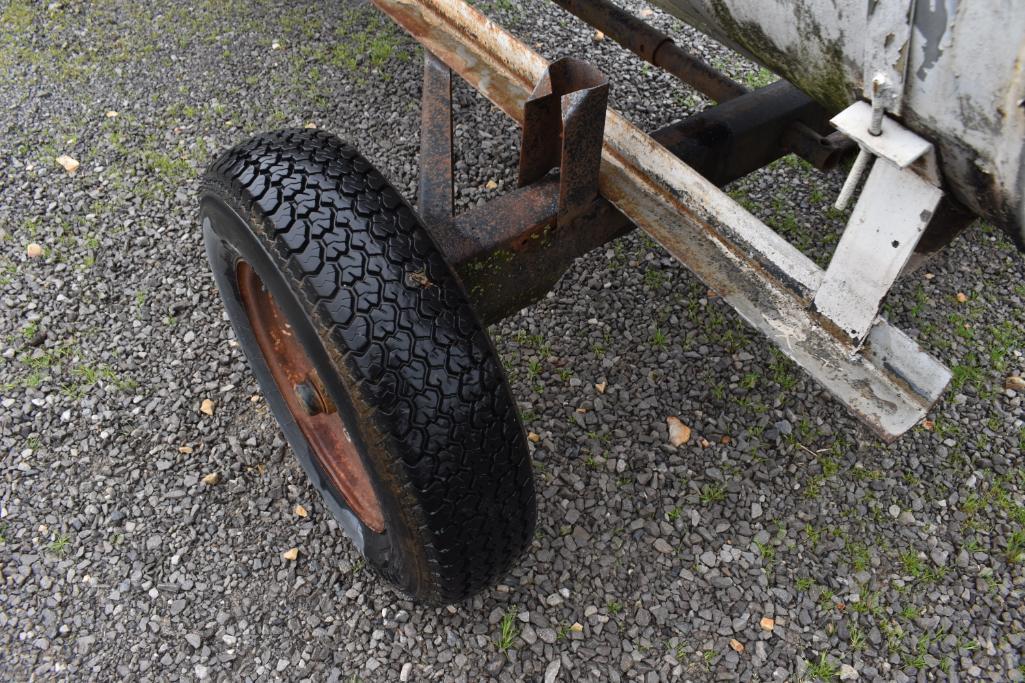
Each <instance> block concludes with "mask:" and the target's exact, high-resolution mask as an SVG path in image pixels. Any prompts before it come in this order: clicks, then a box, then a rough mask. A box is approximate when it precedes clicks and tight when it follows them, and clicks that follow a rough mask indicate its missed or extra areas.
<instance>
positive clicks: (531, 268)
mask: <svg viewBox="0 0 1025 683" xmlns="http://www.w3.org/2000/svg"><path fill="white" fill-rule="evenodd" d="M559 195H560V182H559V177H558V176H556V175H555V174H550V175H547V176H545V177H544V178H542V179H541V180H538V181H536V182H534V183H531V184H530V185H526V186H524V187H521V188H517V189H516V190H513V191H512V192H509V193H507V194H504V195H502V196H500V197H497V198H495V199H493V200H491V201H489V202H487V203H486V204H481V205H479V206H476V207H474V208H472V209H470V210H469V211H466V212H464V213H461V214H459V215H458V216H456V218H455V230H456V231H457V232H459V233H460V234H461V235H462V239H459V240H455V241H452V242H450V243H449V245H447V246H446V248H445V250H444V253H445V258H446V259H447V260H448V262H449V263H450V264H451V265H452V266H453V268H455V270H456V271H457V272H458V273H459V276H460V278H461V279H462V281H463V285H464V287H465V288H466V291H467V293H468V294H469V296H470V301H471V303H472V304H473V307H474V310H475V311H476V312H477V315H478V316H480V318H481V320H483V321H484V322H485V323H486V324H490V323H493V322H497V321H498V320H501V319H502V318H505V317H507V316H509V315H512V314H513V313H515V312H517V311H519V310H521V309H523V308H526V307H527V306H529V305H530V304H532V303H535V302H537V301H539V300H540V299H541V298H542V297H544V295H545V294H547V293H548V292H549V291H550V290H551V289H552V287H554V286H555V283H556V282H558V280H559V278H560V277H562V274H563V273H565V272H566V269H567V268H568V267H569V265H570V264H571V263H572V262H573V260H574V259H575V258H576V257H578V256H580V255H581V254H584V253H587V252H588V251H590V250H592V249H595V248H597V247H600V246H601V245H603V244H605V243H607V242H609V241H610V240H613V239H615V238H616V237H619V236H621V235H624V234H626V233H627V232H629V231H630V230H632V229H633V228H634V225H633V224H632V223H631V222H630V220H629V219H628V218H626V217H625V216H623V214H622V213H620V212H619V211H618V210H617V209H616V208H615V207H614V206H612V205H611V204H610V203H609V202H607V201H606V200H604V199H602V198H600V197H599V198H596V199H594V200H593V201H592V202H590V203H589V204H588V205H587V206H586V207H583V208H581V209H580V210H579V211H578V213H577V217H576V219H575V220H573V221H572V222H569V223H566V222H562V221H559V220H557V215H558V207H559Z"/></svg>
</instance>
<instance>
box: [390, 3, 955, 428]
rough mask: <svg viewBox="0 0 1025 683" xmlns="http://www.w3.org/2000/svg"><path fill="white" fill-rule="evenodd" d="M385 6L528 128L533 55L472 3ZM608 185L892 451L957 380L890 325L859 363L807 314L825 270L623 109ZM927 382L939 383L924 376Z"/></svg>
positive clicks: (611, 135)
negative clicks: (894, 441) (952, 380)
mask: <svg viewBox="0 0 1025 683" xmlns="http://www.w3.org/2000/svg"><path fill="white" fill-rule="evenodd" d="M375 4H377V5H378V7H380V8H381V9H382V10H384V11H385V12H386V13H388V14H389V15H390V16H392V17H393V18H394V19H395V20H396V21H398V22H399V23H400V24H401V25H402V26H403V27H404V28H406V30H407V31H409V32H410V33H411V34H412V35H413V36H414V37H415V38H416V39H417V40H419V41H420V42H421V43H423V45H424V46H425V47H426V48H427V49H429V50H430V51H431V52H433V53H434V54H435V55H436V56H437V57H438V58H439V59H441V60H442V61H444V62H445V63H447V64H448V65H449V67H450V68H452V69H453V70H455V71H456V72H458V73H459V74H460V75H461V76H463V77H464V78H465V79H466V80H467V81H468V82H469V83H470V84H471V85H473V86H474V87H478V88H480V89H481V91H482V93H483V94H484V95H485V96H486V97H488V98H489V99H491V100H492V101H493V102H494V103H495V104H496V105H498V106H499V107H501V108H502V109H503V110H505V111H506V112H507V113H508V114H509V115H510V116H512V117H513V118H514V119H517V120H520V119H521V117H522V107H523V102H524V101H525V100H526V98H527V97H528V96H529V94H530V92H531V89H532V87H533V83H534V82H535V81H536V80H537V79H538V78H539V77H540V75H541V73H543V71H544V67H545V63H544V60H543V59H541V58H540V57H539V56H537V55H535V54H534V53H533V51H532V50H530V48H528V47H527V46H526V45H524V44H522V43H520V42H519V41H517V40H516V39H515V38H513V37H512V36H511V35H509V34H508V33H506V32H505V31H504V30H502V29H501V28H500V27H498V26H497V25H496V24H494V23H493V22H491V21H489V20H488V19H487V18H486V17H485V16H484V15H482V14H480V13H479V12H477V10H474V9H473V8H471V7H469V6H468V5H467V4H466V3H465V2H462V1H461V0H421V1H419V2H413V1H412V0H375ZM887 163H888V162H887ZM599 184H600V189H601V193H602V195H603V196H604V197H605V198H606V199H608V200H609V201H611V202H613V203H614V204H615V205H616V206H617V207H618V208H619V209H620V210H621V211H623V213H624V214H626V215H627V216H629V217H630V218H631V220H633V221H634V222H635V223H636V224H637V225H638V227H640V228H641V229H643V230H644V231H645V232H647V233H648V234H649V235H651V236H652V237H654V238H655V239H656V240H658V241H659V242H660V243H661V244H662V245H663V246H665V248H666V249H667V250H668V251H669V252H670V253H672V254H673V255H674V256H675V257H676V258H677V259H679V260H680V261H681V262H682V263H684V264H685V265H686V266H687V267H688V268H690V269H691V270H692V271H693V272H694V273H695V274H696V275H697V276H698V277H699V278H701V279H702V281H704V282H705V283H706V284H707V285H708V286H709V287H711V288H712V289H714V290H715V291H717V292H718V293H719V294H720V295H721V296H722V297H723V299H724V300H725V301H726V302H727V303H729V304H730V305H731V306H733V307H734V308H735V309H736V310H737V312H738V313H739V314H740V315H741V316H742V317H743V318H744V319H745V320H747V321H748V322H749V323H750V324H751V325H753V326H754V327H756V328H757V329H758V330H760V331H761V332H763V333H764V334H766V335H767V336H768V338H769V339H771V340H772V341H773V342H774V343H776V344H777V345H779V346H780V348H781V349H782V350H783V351H784V353H786V354H787V355H788V356H789V357H790V358H792V359H793V360H794V361H796V362H797V363H798V364H799V365H800V366H801V367H803V368H804V369H805V370H807V371H808V372H809V373H810V374H811V375H812V376H813V377H814V378H815V379H816V380H818V381H819V382H820V383H821V384H822V385H823V386H825V387H826V388H827V389H828V390H829V391H830V392H832V393H833V394H834V395H835V396H836V397H837V398H838V399H839V400H840V401H841V402H843V403H844V404H845V405H847V406H848V407H849V408H850V409H851V410H852V411H853V412H854V413H855V414H856V415H858V416H859V417H860V418H861V419H863V420H864V421H865V422H866V424H868V425H869V426H870V427H872V428H873V429H874V430H875V431H876V432H877V433H878V434H879V435H880V436H881V437H883V438H885V439H887V440H891V439H893V438H895V437H897V436H898V435H900V434H901V433H903V432H904V431H906V430H907V429H909V428H910V427H911V426H913V425H914V424H915V423H916V422H918V421H919V420H921V419H922V418H923V417H924V416H925V411H926V410H927V409H928V407H929V406H931V405H932V404H933V402H935V401H936V399H937V398H938V397H939V394H940V392H941V391H942V390H943V388H944V387H945V386H946V382H947V380H949V373H947V372H946V371H945V369H943V368H942V366H941V365H940V364H939V363H938V362H937V361H935V360H934V359H932V358H930V357H929V356H928V354H926V353H925V352H924V351H922V349H920V348H919V347H918V346H917V345H916V344H915V343H914V342H913V341H912V340H911V339H909V338H908V337H907V336H906V335H904V334H902V333H901V332H900V331H899V330H896V329H894V328H892V327H890V326H889V324H888V323H886V322H885V321H883V320H881V319H880V320H878V321H877V322H876V328H877V330H878V331H877V332H873V334H874V335H875V336H874V337H873V339H874V338H876V337H878V338H879V339H880V340H881V342H880V348H882V349H883V350H884V353H882V354H880V353H878V352H873V353H872V354H857V353H853V351H854V347H853V346H852V345H851V344H849V343H846V342H845V341H843V340H842V339H841V338H839V337H837V336H834V334H832V333H830V332H828V331H827V330H826V329H825V328H824V327H823V326H822V325H820V324H819V323H818V318H817V314H815V313H813V312H811V311H810V309H809V307H808V297H810V295H811V293H812V292H814V291H815V290H816V289H818V287H819V284H820V283H821V282H822V279H823V272H822V270H821V269H820V268H818V267H817V266H816V265H815V264H814V263H813V262H812V261H810V260H809V259H808V258H807V257H805V256H804V255H803V254H802V253H801V252H800V251H799V250H798V249H796V248H795V247H793V246H792V245H791V244H789V243H788V242H786V241H785V240H783V239H782V238H780V237H779V236H778V235H776V234H775V233H774V232H773V231H772V230H771V229H770V228H769V227H768V226H766V225H765V224H763V223H762V222H761V221H759V220H758V219H757V218H755V217H754V216H752V215H751V214H750V213H748V212H747V211H746V210H745V209H744V208H743V207H741V206H740V205H739V204H737V203H736V202H734V201H733V200H732V199H731V198H730V197H729V196H728V195H726V194H725V193H723V192H722V191H721V190H719V189H718V188H717V187H715V186H714V185H712V184H711V183H710V182H708V180H706V179H705V178H704V177H702V176H701V175H700V174H699V173H697V172H696V171H695V170H694V169H692V168H690V167H689V166H687V165H686V164H685V163H683V162H682V161H680V160H679V159H678V158H677V157H675V156H673V155H672V154H671V153H669V152H668V150H666V149H665V148H664V147H662V146H661V145H659V144H658V143H656V142H655V141H654V140H653V139H652V138H651V137H650V136H648V135H646V134H645V133H644V132H642V131H641V130H640V129H638V128H637V127H635V126H633V125H632V124H631V123H630V122H629V121H627V120H626V119H625V118H623V117H622V116H621V115H619V114H618V113H616V112H615V111H612V110H610V111H609V112H608V116H607V118H606V125H605V143H604V149H603V155H602V168H601V177H600V180H599ZM930 187H931V186H930ZM894 355H896V356H899V358H894V357H893V356H894ZM919 372H927V373H929V376H928V377H919V376H918V374H917V373H919ZM937 378H940V379H942V382H938V381H937Z"/></svg>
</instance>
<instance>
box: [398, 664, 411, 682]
mask: <svg viewBox="0 0 1025 683" xmlns="http://www.w3.org/2000/svg"><path fill="white" fill-rule="evenodd" d="M412 673H413V663H412V662H406V663H405V664H403V665H402V671H400V672H399V681H400V683H406V682H407V681H408V680H409V676H410V674H412Z"/></svg>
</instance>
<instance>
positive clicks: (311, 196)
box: [200, 129, 536, 603]
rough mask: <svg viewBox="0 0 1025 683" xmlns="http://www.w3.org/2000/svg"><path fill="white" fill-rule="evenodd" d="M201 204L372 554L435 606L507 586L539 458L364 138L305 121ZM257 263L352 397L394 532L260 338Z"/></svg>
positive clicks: (226, 294)
mask: <svg viewBox="0 0 1025 683" xmlns="http://www.w3.org/2000/svg"><path fill="white" fill-rule="evenodd" d="M200 214H201V219H202V224H203V234H204V240H205V243H206V249H207V255H208V257H209V259H210V263H211V267H212V268H213V271H214V275H215V279H216V281H217V285H218V289H219V290H220V293H221V296H222V298H223V300H224V303H225V306H226V308H227V311H228V315H229V318H230V319H231V323H232V326H233V327H234V329H235V332H236V335H237V337H238V339H239V342H240V344H241V346H242V348H243V349H244V350H245V353H246V356H247V358H248V359H249V363H250V366H251V367H252V369H253V371H254V373H255V374H256V376H257V378H258V380H259V382H260V385H261V388H262V390H263V392H264V395H265V396H266V398H267V400H268V403H269V404H270V407H271V409H272V410H273V412H274V415H275V417H276V418H277V420H278V422H279V423H280V425H281V427H282V430H283V431H284V433H285V436H286V438H287V440H288V442H289V444H290V445H291V447H292V449H293V450H294V451H295V453H296V454H297V456H298V458H299V460H300V462H301V463H302V466H303V468H304V469H305V470H306V473H307V474H308V475H309V477H310V480H311V481H312V483H313V485H314V486H315V487H316V488H317V489H318V490H319V491H320V493H321V494H322V496H323V498H324V501H325V503H326V505H327V507H328V508H329V509H330V510H331V511H332V513H333V514H334V516H335V518H336V519H337V520H338V522H339V524H340V525H341V526H342V528H343V529H344V530H345V532H346V534H347V535H348V536H349V537H350V538H351V539H352V540H353V542H354V543H355V544H356V546H357V547H358V548H359V550H360V552H361V553H362V554H363V555H364V557H365V558H366V559H367V562H368V564H369V565H371V566H373V567H374V568H375V569H377V570H378V571H379V572H380V574H381V575H382V576H384V577H385V578H386V579H387V580H388V581H390V582H392V583H393V584H395V585H396V586H397V587H398V588H400V589H401V590H402V591H404V592H406V593H407V594H409V595H411V596H413V597H414V598H415V599H417V600H419V601H423V602H430V603H450V602H456V601H459V600H462V599H464V598H466V597H468V596H470V595H472V594H474V593H476V592H478V591H479V590H481V589H482V588H485V587H487V586H489V585H490V584H491V583H492V582H493V581H495V580H496V579H497V578H498V577H499V576H501V575H502V574H503V573H504V572H505V571H507V570H508V568H509V567H510V565H511V563H512V562H513V561H514V560H515V559H516V558H517V557H518V556H519V555H520V553H521V552H523V550H524V549H526V548H527V547H528V545H529V544H530V542H531V540H532V538H533V533H534V522H535V516H536V511H535V499H534V483H533V474H532V470H531V464H530V458H529V455H528V452H527V444H526V440H525V438H524V434H523V428H522V426H521V424H520V419H519V415H518V413H517V411H516V406H515V403H514V401H513V399H512V396H511V394H510V391H509V388H508V385H507V383H506V380H505V376H504V373H503V371H502V367H501V363H500V362H499V360H498V357H497V355H496V353H495V350H494V348H493V347H492V345H491V342H490V339H489V338H488V336H487V333H486V332H485V330H484V329H483V327H482V326H481V324H480V323H479V321H478V320H477V318H476V317H475V315H474V313H473V311H472V309H471V308H470V306H469V304H468V302H467V297H466V295H465V293H464V292H463V290H462V288H461V285H460V283H459V281H458V280H457V279H456V277H455V276H454V275H453V274H452V272H451V270H450V269H449V268H448V266H447V264H446V263H445V261H444V259H443V258H442V256H441V253H440V252H439V250H438V248H437V247H436V246H435V244H434V243H433V241H432V240H431V237H430V235H429V234H428V233H427V231H426V230H425V229H424V227H423V226H422V224H421V222H420V220H419V219H418V218H417V216H416V214H415V213H414V212H413V211H412V210H411V209H410V207H409V206H408V205H407V204H406V203H405V202H404V201H403V199H402V197H401V196H400V195H399V194H398V193H397V192H396V191H395V190H394V189H393V188H392V187H391V185H389V183H388V181H387V180H385V178H384V177H383V176H382V175H381V174H380V173H378V172H377V171H376V170H374V168H373V167H372V166H371V165H370V164H369V163H368V162H367V161H366V160H365V159H364V158H363V157H361V156H360V155H359V153H358V152H357V151H356V150H355V149H354V148H353V147H351V146H349V145H347V144H345V143H343V142H341V141H340V140H338V139H337V138H335V137H333V136H331V135H328V134H326V133H324V132H321V131H314V130H302V129H300V130H286V131H281V132H274V133H265V134H261V135H258V136H256V137H255V138H253V139H251V140H249V141H248V142H245V143H244V144H241V145H239V146H237V147H235V148H234V149H232V150H230V151H228V152H226V153H225V154H224V155H223V156H221V158H220V159H218V160H217V161H216V162H214V164H213V165H212V166H211V167H210V168H209V169H208V171H207V173H206V175H205V177H204V180H203V184H202V190H201V211H200ZM240 262H245V263H247V264H248V265H249V266H251V267H252V269H253V270H254V271H255V272H256V274H257V275H258V276H259V278H260V280H262V285H263V287H265V288H266V290H267V291H269V293H270V295H271V296H272V298H273V300H274V302H275V303H276V305H277V306H278V307H279V308H280V310H281V311H282V312H283V313H282V315H283V316H284V317H285V318H287V322H288V324H289V326H290V327H291V329H292V330H294V332H295V333H296V335H297V336H298V340H299V342H300V343H301V344H302V346H303V348H304V350H305V352H306V353H307V355H308V357H309V359H310V361H311V362H312V364H313V365H314V367H315V369H316V372H317V373H318V374H319V376H320V378H321V379H322V381H323V385H324V388H325V389H326V391H327V393H328V394H329V395H330V398H331V400H333V402H334V405H335V406H337V413H338V418H339V419H341V420H342V421H343V423H344V427H345V429H346V430H347V431H348V435H349V436H351V439H352V442H353V443H355V445H356V450H357V451H358V453H359V457H360V459H361V461H362V464H363V466H364V467H365V468H366V471H367V473H368V474H369V478H370V480H371V483H372V485H373V489H374V493H375V494H376V496H377V497H378V500H379V501H380V509H381V511H382V512H383V516H384V530H383V532H381V533H377V532H375V531H374V530H373V529H371V528H370V527H369V526H368V525H367V524H365V523H364V522H363V521H362V520H361V519H360V518H359V517H358V516H357V515H356V514H354V513H353V509H352V508H351V507H350V506H349V505H348V504H347V502H346V497H345V494H344V492H342V491H339V490H336V488H335V487H334V486H332V483H331V481H329V480H328V478H327V477H326V476H325V473H324V470H323V468H322V467H321V466H320V464H319V463H318V461H317V459H316V457H315V453H314V452H313V451H314V449H313V448H311V445H310V443H309V441H308V439H307V438H306V437H305V436H304V435H303V432H302V431H301V430H300V429H299V428H298V427H297V424H296V419H295V418H294V416H293V414H292V412H290V409H289V407H288V406H287V405H286V401H285V399H284V398H283V396H282V394H281V391H280V390H279V387H278V385H277V384H276V383H275V380H274V378H273V377H271V376H270V371H269V369H268V364H267V362H266V358H265V357H264V353H263V352H262V351H261V348H260V346H259V345H258V344H257V343H256V342H255V340H254V334H253V329H252V327H251V325H250V318H249V316H248V315H247V312H246V308H245V306H244V305H243V302H242V300H241V297H240V291H239V284H238V282H239V279H238V276H237V273H238V270H239V268H240V266H239V263H240Z"/></svg>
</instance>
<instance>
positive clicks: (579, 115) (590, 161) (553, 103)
mask: <svg viewBox="0 0 1025 683" xmlns="http://www.w3.org/2000/svg"><path fill="white" fill-rule="evenodd" d="M608 103H609V79H608V78H607V77H606V76H605V74H603V73H602V72H601V71H600V70H599V69H598V68H597V67H594V66H592V65H590V64H588V63H587V62H584V61H581V60H579V59H573V58H571V57H566V58H563V59H560V60H559V61H557V62H553V63H552V64H551V65H550V66H549V67H548V69H547V70H546V71H545V73H544V75H543V76H542V77H541V80H540V81H539V82H538V84H537V85H536V86H535V87H534V92H533V93H532V94H531V96H530V97H529V98H528V99H527V101H526V103H525V104H524V105H523V138H522V144H521V145H520V170H519V173H520V180H519V184H520V187H523V186H525V185H529V184H531V183H534V182H537V181H538V180H540V179H541V178H543V177H544V176H545V175H546V174H547V173H548V172H549V171H551V170H552V169H554V168H558V169H559V211H558V222H559V224H560V225H564V226H565V225H569V224H570V223H571V222H572V221H573V220H574V219H575V218H576V217H577V216H579V215H580V214H581V213H583V212H584V211H585V210H586V209H587V208H588V207H589V206H590V205H591V202H593V201H594V200H595V199H596V198H597V197H598V170H599V168H600V167H601V147H602V139H603V138H604V136H605V110H606V109H607V107H608Z"/></svg>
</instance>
